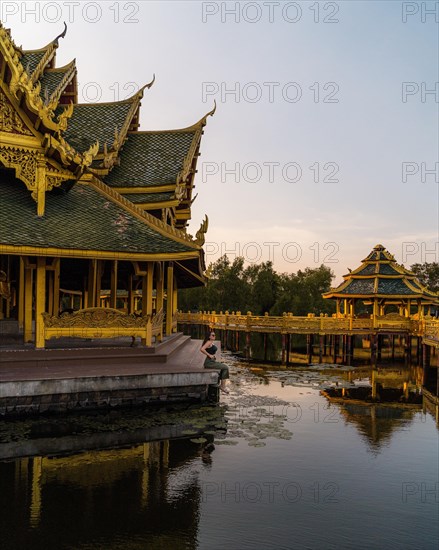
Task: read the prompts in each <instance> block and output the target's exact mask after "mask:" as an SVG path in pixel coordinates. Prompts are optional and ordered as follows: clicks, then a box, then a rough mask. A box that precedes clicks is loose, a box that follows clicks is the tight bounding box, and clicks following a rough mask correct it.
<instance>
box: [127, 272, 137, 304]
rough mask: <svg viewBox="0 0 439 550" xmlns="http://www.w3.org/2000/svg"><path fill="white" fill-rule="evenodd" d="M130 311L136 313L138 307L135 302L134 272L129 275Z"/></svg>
mask: <svg viewBox="0 0 439 550" xmlns="http://www.w3.org/2000/svg"><path fill="white" fill-rule="evenodd" d="M127 307H128V313H129V314H131V313H134V312H135V310H136V308H135V304H134V290H133V275H132V273H131V274H130V275H129V277H128V304H127Z"/></svg>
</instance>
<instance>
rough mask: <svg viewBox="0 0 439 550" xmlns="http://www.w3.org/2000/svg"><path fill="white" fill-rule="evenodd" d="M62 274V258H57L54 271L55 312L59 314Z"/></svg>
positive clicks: (54, 313)
mask: <svg viewBox="0 0 439 550" xmlns="http://www.w3.org/2000/svg"><path fill="white" fill-rule="evenodd" d="M60 275H61V258H55V261H54V271H53V314H52V315H58V314H59V304H60V302H59V278H60Z"/></svg>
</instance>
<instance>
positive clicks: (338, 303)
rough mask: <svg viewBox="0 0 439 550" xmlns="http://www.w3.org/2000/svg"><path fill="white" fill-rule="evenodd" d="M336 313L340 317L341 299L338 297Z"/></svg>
mask: <svg viewBox="0 0 439 550" xmlns="http://www.w3.org/2000/svg"><path fill="white" fill-rule="evenodd" d="M335 314H336V315H337V317H340V299H339V298H337V300H336V302H335Z"/></svg>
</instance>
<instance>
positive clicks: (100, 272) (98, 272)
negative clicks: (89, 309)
mask: <svg viewBox="0 0 439 550" xmlns="http://www.w3.org/2000/svg"><path fill="white" fill-rule="evenodd" d="M104 268H105V261H104V260H97V265H96V297H95V304H96V306H97V307H101V290H102V275H103V274H104Z"/></svg>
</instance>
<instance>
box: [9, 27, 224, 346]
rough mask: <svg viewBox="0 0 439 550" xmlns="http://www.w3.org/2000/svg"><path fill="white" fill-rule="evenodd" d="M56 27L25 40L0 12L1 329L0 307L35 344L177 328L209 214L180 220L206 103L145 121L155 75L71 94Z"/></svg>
mask: <svg viewBox="0 0 439 550" xmlns="http://www.w3.org/2000/svg"><path fill="white" fill-rule="evenodd" d="M65 32H66V29H65V30H64V32H63V33H62V34H61V35H59V36H58V37H57V38H55V39H54V40H53V41H52V42H50V43H49V44H47V45H46V46H44V47H43V48H41V49H38V50H24V49H22V48H21V47H18V46H17V45H16V44H15V43H14V42H13V40H12V38H11V35H10V31H9V30H8V29H6V28H4V27H3V25H1V24H0V337H1V335H2V333H4V330H2V328H1V326H2V325H1V323H2V322H3V323H4V325H3V326H4V327H6V323H7V322H8V321H9V322H10V323H12V322H15V323H16V324H17V326H18V329H19V330H20V331H22V332H23V335H24V342H25V343H28V342H32V343H33V344H34V345H35V347H36V348H37V349H41V348H44V347H45V343H46V341H47V340H48V339H50V338H57V337H65V336H67V337H70V336H75V337H87V338H100V337H102V338H106V337H115V336H128V335H129V336H132V337H136V336H137V337H140V338H141V339H142V342H143V343H144V344H145V345H151V343H152V339H153V336H155V337H156V338H158V339H160V338H161V336H162V334H163V332H164V333H165V334H170V333H171V332H173V331H175V330H176V322H177V321H176V312H177V289H178V288H184V287H192V286H199V285H203V284H204V283H205V278H204V270H205V264H204V252H203V249H202V246H203V244H204V235H205V232H206V230H207V218H206V219H205V220H204V221H203V223H202V224H201V227H200V230H199V231H198V232H197V234H196V237H195V238H194V237H192V236H191V235H189V234H188V232H187V223H188V221H189V220H190V218H191V204H192V202H193V200H194V197H193V188H194V176H195V172H196V165H197V159H198V156H199V150H200V142H201V136H202V134H203V128H204V126H205V125H206V119H207V116H208V115H212V114H213V111H211V112H210V113H208V114H207V115H206V116H204V117H203V118H201V120H199V121H198V122H196V123H195V124H193V125H192V126H189V127H188V128H184V129H179V130H169V131H141V130H139V113H140V107H141V100H142V98H143V95H144V92H145V90H147V89H148V88H149V87H150V86H151V85H152V84H153V82H151V83H150V84H147V85H146V86H145V87H144V88H143V89H141V90H140V91H139V92H138V93H136V94H135V95H134V96H133V97H131V98H129V99H127V100H125V101H116V102H111V103H97V104H90V103H87V104H81V103H78V86H77V68H76V64H75V61H74V60H73V61H71V62H70V63H69V64H67V65H65V66H64V67H57V66H56V53H57V49H58V47H59V42H60V38H63V37H64V35H65ZM122 294H123V296H124V300H123V301H122V302H121V301H120V300H118V296H120V295H122ZM63 296H67V297H70V298H71V299H72V300H73V298H72V297H74V299H75V300H74V304H75V307H74V309H75V311H71V310H70V307H69V306H71V305H72V304H73V301H70V302H69V303H68V304H67V305H66V304H65V303H64V302H63V299H62V297H63ZM102 296H105V300H104V302H103V301H102ZM102 305H105V306H108V307H101V306H102ZM137 306H138V307H139V309H138V310H137V311H136V308H137ZM66 309H68V311H64V312H63V310H66ZM76 310H79V311H76Z"/></svg>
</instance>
